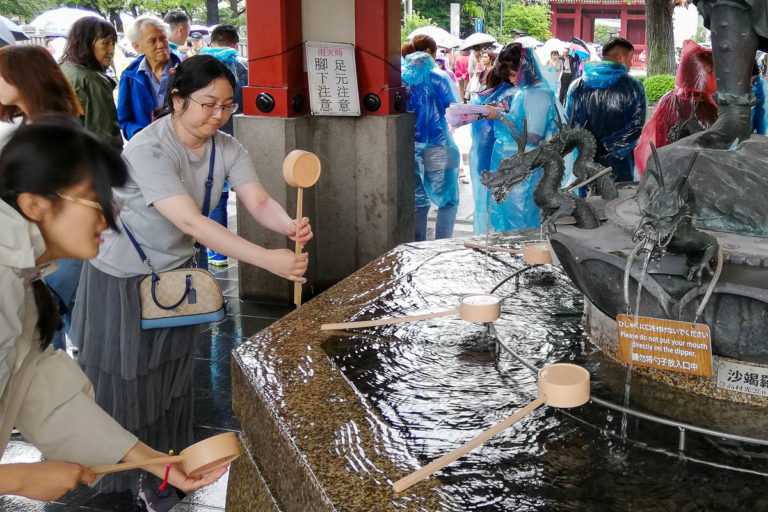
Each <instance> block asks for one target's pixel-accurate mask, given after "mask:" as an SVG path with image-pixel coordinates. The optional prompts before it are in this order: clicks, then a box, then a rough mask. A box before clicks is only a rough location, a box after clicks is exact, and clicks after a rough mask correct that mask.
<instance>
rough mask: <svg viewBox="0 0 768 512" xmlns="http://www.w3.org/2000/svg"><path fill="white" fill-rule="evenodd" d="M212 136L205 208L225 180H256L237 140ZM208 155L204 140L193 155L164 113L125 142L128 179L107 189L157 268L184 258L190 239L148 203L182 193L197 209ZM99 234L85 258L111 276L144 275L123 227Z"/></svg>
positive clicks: (188, 254) (212, 203)
mask: <svg viewBox="0 0 768 512" xmlns="http://www.w3.org/2000/svg"><path fill="white" fill-rule="evenodd" d="M214 137H215V140H216V161H215V164H214V173H213V187H212V188H211V199H210V206H209V212H210V211H212V210H213V209H214V208H215V207H216V204H217V203H218V202H219V198H220V197H221V190H222V188H223V186H224V181H225V180H227V181H229V185H230V187H232V188H237V187H239V186H240V185H243V184H245V183H249V182H252V181H258V179H259V178H258V175H257V174H256V170H255V169H254V168H253V163H252V162H251V158H250V157H249V156H248V152H247V151H246V150H245V149H244V148H243V146H242V145H240V143H239V142H238V141H237V139H235V138H234V137H231V136H229V135H227V134H225V133H222V132H216V135H215V136H214ZM210 158H211V141H210V139H209V140H208V142H207V143H206V146H205V153H204V154H203V155H202V156H197V155H195V154H194V153H192V151H190V150H189V149H187V147H186V146H184V144H182V142H181V141H180V140H179V138H178V137H177V136H176V132H174V130H173V125H172V124H171V116H170V115H167V116H165V117H162V118H160V119H159V120H157V121H155V122H154V123H152V124H150V125H149V126H147V127H146V128H144V129H143V130H141V131H140V132H139V133H137V134H136V136H134V137H133V138H132V139H131V140H130V141H129V142H128V144H127V145H126V146H125V150H124V151H123V159H124V160H125V161H126V163H127V165H128V174H129V177H128V182H127V183H126V185H125V187H122V188H119V189H115V190H114V191H113V192H114V198H115V201H117V202H118V203H119V204H121V205H122V210H121V211H120V220H121V221H122V222H125V224H126V225H127V226H128V228H129V229H130V230H131V233H133V236H134V237H135V238H136V240H137V241H138V243H139V245H141V248H142V250H143V251H144V253H145V254H146V255H147V257H149V260H150V262H151V263H152V267H153V268H154V269H155V271H157V272H163V271H166V270H170V269H173V268H176V267H178V266H180V265H182V264H183V263H184V262H186V261H187V260H189V259H190V258H191V257H192V254H193V252H194V243H195V241H194V240H193V239H192V237H190V236H188V235H185V234H184V233H183V232H182V231H181V230H180V229H178V228H177V227H176V226H175V225H173V223H171V221H169V220H168V219H166V218H165V217H163V216H162V215H161V214H160V212H158V211H157V210H156V209H155V207H154V203H155V201H159V200H161V199H166V198H168V197H173V196H178V195H183V194H186V195H189V196H191V197H192V199H193V200H194V201H195V203H197V206H198V208H200V210H201V211H202V206H203V200H204V198H205V181H206V179H207V178H208V170H209V165H210ZM102 236H103V238H104V242H103V243H102V244H101V247H100V250H99V255H98V256H97V257H96V258H95V259H94V260H91V263H92V264H93V266H95V267H96V268H98V269H99V270H101V271H102V272H106V273H107V274H110V275H113V276H115V277H131V276H136V275H141V274H145V275H146V274H149V269H148V268H147V266H146V265H144V263H143V262H142V261H141V258H140V257H139V253H138V252H137V251H136V249H135V247H134V246H133V244H132V243H131V241H130V239H129V238H128V236H127V235H126V234H125V230H122V231H121V232H120V233H117V232H115V231H113V230H111V229H110V230H107V231H105V232H104V234H103V235H102Z"/></svg>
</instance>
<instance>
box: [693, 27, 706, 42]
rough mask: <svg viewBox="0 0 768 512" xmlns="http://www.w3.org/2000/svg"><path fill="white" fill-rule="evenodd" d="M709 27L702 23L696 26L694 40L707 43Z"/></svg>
mask: <svg viewBox="0 0 768 512" xmlns="http://www.w3.org/2000/svg"><path fill="white" fill-rule="evenodd" d="M707 32H709V31H708V30H707V28H706V27H705V26H704V25H701V26H699V27H697V28H696V34H694V36H693V40H694V41H696V42H697V43H699V44H702V43H706V42H707Z"/></svg>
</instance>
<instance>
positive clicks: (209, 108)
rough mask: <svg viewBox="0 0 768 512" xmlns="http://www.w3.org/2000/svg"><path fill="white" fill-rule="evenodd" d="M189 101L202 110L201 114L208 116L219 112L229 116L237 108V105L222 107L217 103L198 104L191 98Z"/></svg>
mask: <svg viewBox="0 0 768 512" xmlns="http://www.w3.org/2000/svg"><path fill="white" fill-rule="evenodd" d="M189 99H190V100H191V101H192V102H194V103H197V104H198V105H200V107H201V108H202V109H203V112H205V113H206V114H208V115H212V114H218V113H219V112H224V113H225V114H228V115H231V114H234V113H235V110H237V107H238V106H239V105H238V104H237V103H225V104H224V105H221V104H219V103H200V102H199V101H197V100H196V99H194V98H193V97H191V96H190V97H189Z"/></svg>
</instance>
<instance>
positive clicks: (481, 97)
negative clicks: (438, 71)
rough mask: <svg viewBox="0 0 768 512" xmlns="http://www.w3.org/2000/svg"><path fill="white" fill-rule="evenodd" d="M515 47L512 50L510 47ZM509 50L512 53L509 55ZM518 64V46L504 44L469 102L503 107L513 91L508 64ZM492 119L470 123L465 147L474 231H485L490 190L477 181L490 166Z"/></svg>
mask: <svg viewBox="0 0 768 512" xmlns="http://www.w3.org/2000/svg"><path fill="white" fill-rule="evenodd" d="M513 48H515V52H513V51H512V49H513ZM513 53H514V54H515V57H514V59H513ZM513 64H514V65H515V66H516V67H517V66H519V65H520V47H519V46H513V45H507V46H505V47H504V48H503V49H502V51H501V52H500V53H499V56H498V58H497V59H496V63H495V64H494V66H493V70H492V71H491V72H490V74H489V75H488V80H487V89H486V90H485V91H483V92H481V93H479V94H478V95H477V96H476V97H475V99H474V100H472V103H473V104H475V105H494V106H498V107H500V108H504V109H507V108H509V106H510V105H511V104H512V100H513V99H514V97H515V94H517V88H516V87H515V85H514V79H515V75H517V70H516V69H512V65H513ZM494 125H496V122H495V121H491V120H489V119H481V120H479V121H475V122H474V123H472V147H471V149H470V150H469V170H470V177H471V179H472V196H473V197H474V200H475V213H474V233H475V234H476V235H477V234H480V233H485V232H486V231H488V229H489V227H488V207H489V205H490V204H491V191H490V190H488V188H487V187H486V186H485V185H483V184H482V183H481V182H480V176H481V175H482V172H483V171H487V170H489V169H491V156H492V155H493V146H494V144H495V143H496V131H495V129H494Z"/></svg>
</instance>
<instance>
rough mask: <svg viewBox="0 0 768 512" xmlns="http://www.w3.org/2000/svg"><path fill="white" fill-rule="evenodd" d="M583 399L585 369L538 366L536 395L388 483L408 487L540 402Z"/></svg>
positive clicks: (400, 488) (564, 404)
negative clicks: (537, 392) (461, 443)
mask: <svg viewBox="0 0 768 512" xmlns="http://www.w3.org/2000/svg"><path fill="white" fill-rule="evenodd" d="M587 400H589V372H588V371H587V370H585V369H584V368H582V367H581V366H576V365H575V364H568V363H559V364H552V365H549V366H545V367H544V368H542V369H541V370H539V396H538V398H536V400H534V401H533V402H531V403H530V404H528V405H527V406H525V407H523V408H522V409H520V410H519V411H517V412H516V413H515V414H513V415H512V416H510V417H509V418H507V419H506V420H504V421H502V422H501V423H498V424H496V425H494V426H493V427H491V428H489V429H488V430H486V431H485V432H483V433H482V434H480V435H478V436H477V437H475V438H474V439H472V440H470V441H467V442H466V443H464V444H463V445H461V446H459V447H458V448H456V449H455V450H453V451H452V452H450V453H447V454H445V455H443V456H442V457H440V458H439V459H437V460H436V461H434V462H431V463H429V464H427V465H426V466H424V467H423V468H421V469H418V470H416V471H414V472H413V473H411V474H410V475H408V476H406V477H404V478H401V479H400V480H398V481H397V482H395V483H394V484H392V487H393V488H394V489H395V491H396V492H401V491H404V490H406V489H408V488H409V487H410V486H412V485H413V484H415V483H417V482H419V481H420V480H423V479H424V478H427V477H429V476H430V475H432V474H433V473H435V472H436V471H439V470H441V469H443V468H444V467H445V466H447V465H448V464H450V463H451V462H453V461H455V460H456V459H458V458H459V457H461V456H462V455H465V454H467V453H469V452H471V451H472V450H474V449H475V448H477V447H478V446H480V445H482V444H483V443H484V442H486V441H487V440H489V439H490V438H492V437H494V436H495V435H496V434H498V433H500V432H501V431H502V430H505V429H506V428H508V427H510V426H511V425H512V424H513V423H515V422H516V421H518V420H519V419H521V418H523V417H524V416H526V415H527V414H529V413H530V412H531V411H533V410H534V409H536V408H537V407H539V406H540V405H542V404H547V405H549V406H552V407H578V406H579V405H582V404H584V403H586V402H587Z"/></svg>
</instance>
